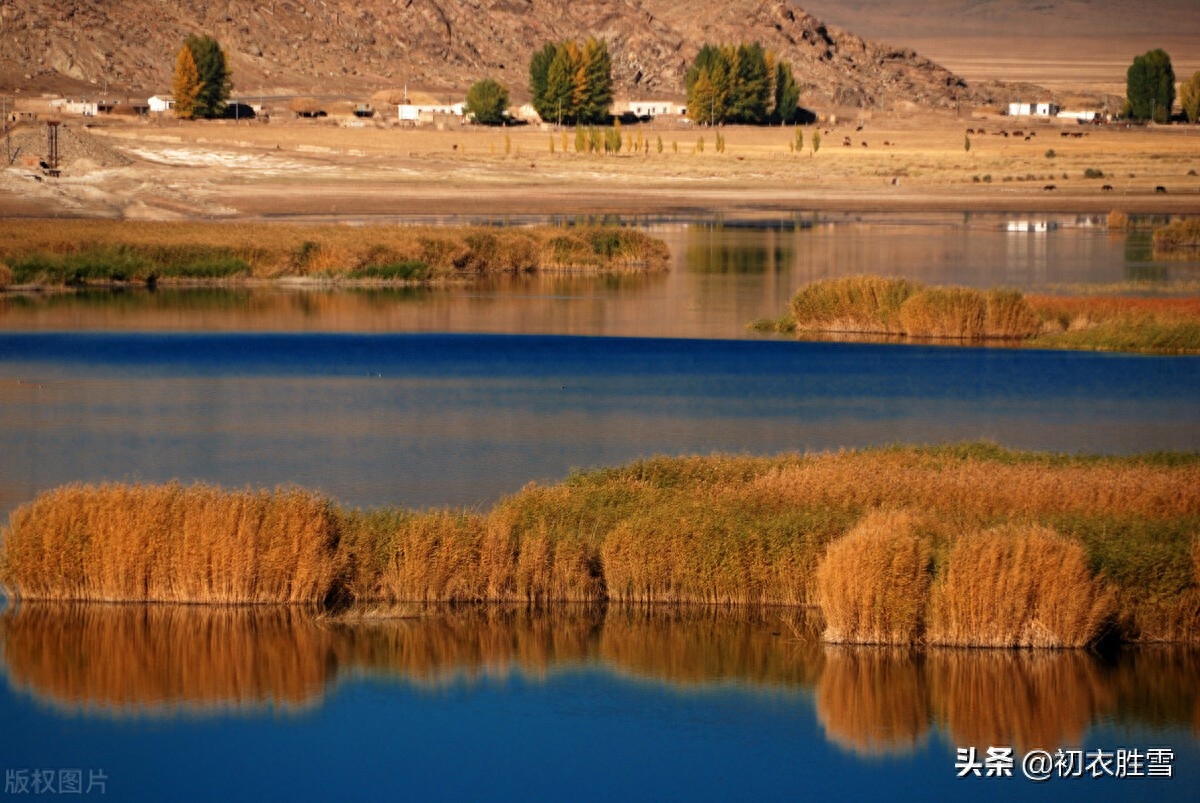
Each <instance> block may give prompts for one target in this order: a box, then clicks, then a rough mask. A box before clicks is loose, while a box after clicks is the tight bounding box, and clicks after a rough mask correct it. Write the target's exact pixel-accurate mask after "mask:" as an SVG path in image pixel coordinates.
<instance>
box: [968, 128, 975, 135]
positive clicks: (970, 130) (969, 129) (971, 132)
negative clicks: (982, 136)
mask: <svg viewBox="0 0 1200 803" xmlns="http://www.w3.org/2000/svg"><path fill="white" fill-rule="evenodd" d="M967 133H968V134H974V133H975V129H974V128H968V129H967Z"/></svg>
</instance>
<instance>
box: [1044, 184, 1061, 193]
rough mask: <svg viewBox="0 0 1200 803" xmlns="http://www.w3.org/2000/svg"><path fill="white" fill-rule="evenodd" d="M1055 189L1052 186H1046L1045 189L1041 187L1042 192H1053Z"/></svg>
mask: <svg viewBox="0 0 1200 803" xmlns="http://www.w3.org/2000/svg"><path fill="white" fill-rule="evenodd" d="M1057 189H1058V187H1056V186H1054V185H1053V184H1047V185H1046V186H1045V187H1042V192H1054V191H1055V190H1057Z"/></svg>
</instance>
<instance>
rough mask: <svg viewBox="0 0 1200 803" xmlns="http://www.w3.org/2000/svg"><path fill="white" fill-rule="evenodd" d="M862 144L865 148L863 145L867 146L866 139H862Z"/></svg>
mask: <svg viewBox="0 0 1200 803" xmlns="http://www.w3.org/2000/svg"><path fill="white" fill-rule="evenodd" d="M862 145H863V147H864V148H865V147H867V141H866V140H865V139H864V140H863V144H862Z"/></svg>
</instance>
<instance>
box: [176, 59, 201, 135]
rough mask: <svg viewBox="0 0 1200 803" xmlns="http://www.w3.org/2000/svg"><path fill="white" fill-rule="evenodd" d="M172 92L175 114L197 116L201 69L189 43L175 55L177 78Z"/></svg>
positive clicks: (183, 117)
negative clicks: (197, 65) (197, 67)
mask: <svg viewBox="0 0 1200 803" xmlns="http://www.w3.org/2000/svg"><path fill="white" fill-rule="evenodd" d="M171 94H172V95H174V96H175V116H176V117H179V118H181V119H184V120H191V119H192V118H193V117H195V116H196V98H197V97H198V96H199V95H200V71H199V70H198V69H196V59H195V58H193V57H192V50H191V48H189V47H188V46H187V45H184V46H183V47H181V48H179V55H177V56H176V57H175V78H174V80H173V81H172V82H171Z"/></svg>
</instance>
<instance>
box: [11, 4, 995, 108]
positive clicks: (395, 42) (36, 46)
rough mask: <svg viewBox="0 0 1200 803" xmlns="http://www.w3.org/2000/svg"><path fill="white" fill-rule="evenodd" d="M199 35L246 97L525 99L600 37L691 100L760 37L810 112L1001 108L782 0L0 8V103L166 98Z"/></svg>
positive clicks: (666, 91)
mask: <svg viewBox="0 0 1200 803" xmlns="http://www.w3.org/2000/svg"><path fill="white" fill-rule="evenodd" d="M191 32H203V33H208V34H210V35H212V36H214V37H215V38H216V39H217V40H218V41H220V42H221V44H222V45H223V46H224V47H225V48H226V49H227V51H228V52H229V56H230V62H231V67H232V71H233V80H234V85H235V92H236V93H240V94H242V95H243V96H252V95H254V94H258V93H260V92H263V93H268V94H273V93H284V94H288V93H304V94H315V95H346V94H351V95H366V94H370V93H372V92H375V91H377V90H380V89H393V88H397V89H398V88H401V87H405V86H407V87H408V88H409V89H411V90H422V91H425V92H427V93H430V94H433V95H435V96H437V97H461V96H462V95H463V94H464V93H465V91H466V88H467V87H468V86H469V85H470V84H471V82H473V81H474V80H477V79H478V78H481V77H483V76H488V75H490V76H492V77H495V78H498V79H499V80H501V81H503V82H505V83H507V84H508V85H509V86H510V87H511V89H512V90H513V95H514V97H515V98H517V99H521V98H523V97H526V96H527V82H528V63H529V56H530V54H531V53H532V52H533V51H534V50H535V49H537V48H539V47H541V46H542V45H543V44H544V43H545V42H547V41H553V40H561V39H566V38H576V39H582V38H583V37H585V36H588V35H594V36H598V37H602V38H604V39H606V40H607V41H608V44H609V50H610V52H611V53H612V54H613V65H614V78H615V80H616V83H617V87H616V91H617V94H618V96H622V95H623V96H630V97H678V96H681V95H682V93H683V78H684V73H685V71H686V69H687V66H688V64H689V63H690V62H691V60H692V58H693V57H694V56H695V53H696V51H697V50H698V49H699V47H700V46H701V45H703V44H704V43H706V42H714V43H718V42H740V41H758V42H761V43H762V44H763V45H764V46H765V47H767V48H770V49H772V50H775V51H777V52H779V53H780V54H781V55H782V56H783V57H784V58H787V59H789V60H791V61H792V63H793V65H794V66H795V70H796V76H797V80H798V81H799V83H800V85H801V88H802V104H803V105H805V106H809V107H816V108H828V107H831V106H849V107H864V108H887V107H892V106H896V105H906V104H914V105H916V106H919V107H930V106H934V107H952V106H954V105H955V104H956V103H959V102H968V103H970V102H975V103H977V102H984V101H987V100H991V99H992V98H991V97H990V94H991V93H990V91H989V87H974V86H967V85H966V83H965V82H964V81H962V80H961V79H959V78H957V77H956V76H954V75H952V74H951V73H949V72H948V71H947V70H945V69H943V68H941V67H939V66H938V65H936V64H934V63H933V62H931V61H929V60H927V59H924V58H921V57H919V56H918V55H916V54H915V53H913V52H912V51H911V50H906V49H903V48H892V47H889V46H887V45H883V44H878V43H875V42H868V41H865V40H863V39H861V38H860V37H857V36H855V35H853V34H851V33H849V32H846V31H843V30H840V29H837V28H835V27H833V26H828V25H825V24H824V23H822V22H821V21H820V20H818V19H816V18H814V17H812V16H810V15H808V14H806V13H805V12H804V11H802V10H801V9H800V8H799V7H798V6H797V5H795V4H794V3H790V2H782V1H781V0H727V1H726V2H722V3H709V2H705V3H679V2H674V0H573V1H572V2H570V3H563V2H551V1H550V0H263V1H262V2H250V1H249V0H217V2H199V1H198V0H55V2H52V3H47V2H45V0H0V41H2V42H3V44H4V46H3V47H2V48H0V92H7V93H11V92H13V91H14V90H16V89H20V90H21V91H22V92H24V93H28V92H31V91H34V92H36V91H56V92H71V93H76V94H79V93H89V94H93V95H95V94H98V93H99V92H100V91H102V89H103V87H104V86H105V83H106V82H107V86H108V87H109V90H110V94H111V93H113V92H124V91H128V92H131V93H150V92H155V91H163V90H166V89H169V87H170V82H171V70H172V67H173V64H174V55H175V53H176V52H177V50H178V48H179V46H180V44H181V42H182V40H183V38H184V37H185V36H186V35H187V34H189V33H191Z"/></svg>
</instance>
